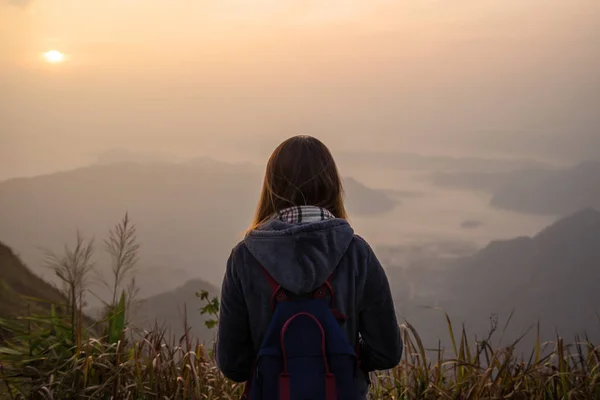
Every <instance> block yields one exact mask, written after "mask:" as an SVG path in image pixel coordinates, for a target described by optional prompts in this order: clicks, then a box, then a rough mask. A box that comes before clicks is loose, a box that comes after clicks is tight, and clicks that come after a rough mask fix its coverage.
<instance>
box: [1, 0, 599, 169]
mask: <svg viewBox="0 0 600 400" xmlns="http://www.w3.org/2000/svg"><path fill="white" fill-rule="evenodd" d="M51 49H55V50H58V51H61V52H63V53H65V54H66V56H67V59H66V61H65V62H64V63H61V64H55V65H51V64H48V63H45V62H44V60H43V58H42V56H41V54H42V53H43V52H45V51H48V50H51ZM598 71H600V2H599V1H598V0H569V1H565V0H545V1H544V0H502V1H499V0H495V1H492V0H362V1H357V0H328V1H323V0H302V1H298V0H262V1H259V0H252V1H251V0H29V1H27V0H0V179H2V178H7V177H11V176H17V175H28V174H37V173H42V172H49V171H53V170H56V169H61V168H69V167H72V166H74V165H79V164H83V163H87V162H89V161H90V160H91V159H92V158H93V156H94V154H95V153H97V152H98V151H103V150H106V149H111V148H127V149H130V150H136V151H152V152H157V151H159V152H166V153H170V154H174V155H177V156H194V155H201V154H214V155H216V156H217V157H219V158H226V159H240V158H245V159H253V158H255V157H257V156H262V154H263V153H264V152H265V151H268V150H271V147H272V146H273V145H274V144H275V143H276V142H277V141H278V140H280V139H281V138H283V137H286V136H289V135H292V134H297V133H308V134H314V135H318V136H320V137H322V138H323V139H324V140H325V141H326V142H327V144H330V145H331V147H333V148H334V149H336V150H343V149H347V150H356V149H368V150H386V151H391V150H397V151H418V152H423V153H431V154H438V153H439V154H443V153H446V154H457V155H458V154H485V155H495V156H502V155H518V156H522V155H532V156H536V157H540V158H558V159H561V160H577V159H582V158H590V157H594V156H596V154H600V74H599V73H598Z"/></svg>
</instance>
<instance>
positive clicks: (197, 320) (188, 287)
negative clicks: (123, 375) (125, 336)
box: [133, 279, 219, 343]
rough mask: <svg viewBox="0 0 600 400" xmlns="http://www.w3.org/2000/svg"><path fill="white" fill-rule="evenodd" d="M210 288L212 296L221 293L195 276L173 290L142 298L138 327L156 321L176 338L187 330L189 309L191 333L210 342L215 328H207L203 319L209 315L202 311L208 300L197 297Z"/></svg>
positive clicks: (136, 319)
mask: <svg viewBox="0 0 600 400" xmlns="http://www.w3.org/2000/svg"><path fill="white" fill-rule="evenodd" d="M203 290H204V291H207V292H208V293H209V294H210V298H212V297H215V296H218V295H219V289H217V288H216V287H215V286H213V285H211V284H210V283H208V282H206V281H203V280H201V279H193V280H191V281H189V282H187V283H186V284H185V285H183V286H180V287H178V288H176V289H174V290H170V291H168V292H165V293H161V294H158V295H156V296H152V297H149V298H146V299H143V300H142V301H141V302H140V304H139V306H138V307H136V310H135V315H136V317H135V319H134V321H133V323H134V325H135V326H136V327H139V328H144V329H152V328H153V327H154V326H155V323H158V325H159V326H161V327H164V328H166V329H167V331H168V332H169V333H170V335H174V336H175V337H176V338H179V337H181V336H182V335H183V334H184V333H185V332H184V310H186V309H187V321H188V324H189V327H190V328H191V336H192V337H195V338H198V339H200V340H201V341H205V342H206V343H210V342H211V341H212V339H213V338H214V337H213V336H214V331H210V330H209V329H207V328H206V325H205V324H204V322H205V321H206V320H207V318H212V317H209V316H203V315H201V314H200V311H199V310H200V309H201V308H202V307H204V306H205V304H206V303H205V302H204V301H202V300H200V298H198V297H197V296H196V293H197V292H200V291H203Z"/></svg>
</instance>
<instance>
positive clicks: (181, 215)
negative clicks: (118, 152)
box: [0, 158, 396, 306]
mask: <svg viewBox="0 0 600 400" xmlns="http://www.w3.org/2000/svg"><path fill="white" fill-rule="evenodd" d="M262 173H263V170H262V168H260V167H257V166H253V165H250V164H239V165H238V164H225V163H221V162H218V161H215V160H211V159H206V158H203V159H198V160H193V161H190V162H186V163H167V162H147V163H117V164H106V165H94V166H90V167H87V168H82V169H78V170H73V171H67V172H62V173H57V174H53V175H47V176H39V177H35V178H29V179H14V180H10V181H6V182H1V183H0V221H2V224H0V237H3V238H4V240H5V241H6V242H7V243H9V244H10V245H11V246H12V247H13V248H15V249H18V250H19V252H20V253H21V254H23V257H24V259H25V261H26V262H28V263H30V264H31V265H35V264H37V261H38V260H39V259H40V255H41V253H40V251H39V249H38V248H39V247H44V248H49V249H52V250H56V251H60V249H62V248H63V246H64V244H65V243H71V242H72V240H73V239H74V236H75V232H76V230H78V229H80V230H82V232H83V234H84V235H85V236H86V237H96V238H98V239H99V238H103V237H106V234H107V232H108V229H109V228H110V227H111V226H112V225H113V224H114V223H115V221H118V220H120V218H121V217H122V215H123V214H124V213H125V212H126V211H128V212H129V214H130V216H131V218H132V220H133V222H134V223H136V225H137V228H138V239H139V241H140V243H141V245H142V253H141V260H140V263H139V276H140V280H139V281H138V285H139V286H140V289H141V292H140V296H142V297H150V296H153V295H155V294H158V293H160V292H164V291H166V290H171V289H175V288H176V287H178V286H180V285H181V284H183V283H184V282H186V281H187V280H189V279H192V278H198V277H201V278H202V279H206V280H207V281H208V282H212V283H214V284H217V283H219V282H220V281H221V279H222V275H223V272H224V267H225V263H224V260H226V259H227V256H228V254H229V252H230V250H231V248H232V247H233V246H234V245H235V242H236V241H237V240H239V239H241V238H242V236H243V233H244V230H245V229H246V228H247V226H248V225H249V224H250V220H251V218H252V215H253V213H254V210H255V207H256V203H257V201H258V196H259V192H260V186H261V183H262ZM347 198H348V208H349V210H350V212H351V213H352V214H354V215H357V214H373V213H383V212H387V211H389V210H391V209H392V208H393V207H395V206H396V202H395V201H394V200H390V198H388V197H387V195H386V194H385V193H383V192H380V191H377V190H373V189H370V188H368V187H366V186H365V185H363V184H361V183H359V182H356V181H354V180H348V185H347ZM371 200H373V201H371ZM97 253H99V252H97ZM107 265H108V262H107V260H104V259H102V258H101V255H98V259H97V267H98V269H99V270H103V269H104V270H106V266H107ZM152 271H154V272H155V271H177V273H176V274H175V273H174V274H171V273H168V274H162V275H161V276H159V275H157V274H156V273H154V272H152ZM35 272H36V273H39V274H44V275H43V277H44V278H46V279H48V280H52V279H54V277H53V276H51V275H49V274H48V273H47V271H43V270H41V269H40V270H35ZM94 290H95V291H96V292H97V294H98V296H100V297H106V295H105V293H103V292H102V289H101V288H94ZM89 300H90V302H94V301H95V299H94V298H90V299H89ZM98 305H99V304H91V306H98Z"/></svg>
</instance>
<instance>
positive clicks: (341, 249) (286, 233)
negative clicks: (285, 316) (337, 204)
mask: <svg viewBox="0 0 600 400" xmlns="http://www.w3.org/2000/svg"><path fill="white" fill-rule="evenodd" d="M261 265H262V266H263V267H264V268H265V269H266V270H267V271H268V272H269V274H271V276H272V277H273V278H274V279H275V280H276V281H277V282H278V283H279V284H280V285H282V287H283V288H285V289H286V290H288V291H289V292H292V293H294V294H305V293H309V292H312V291H313V290H315V289H317V288H318V287H319V286H320V285H322V284H323V283H324V282H325V281H326V280H327V278H328V277H329V276H330V275H331V273H332V272H333V271H334V270H336V273H335V275H334V277H333V280H332V282H331V285H332V287H333V289H334V292H335V296H334V307H335V308H336V309H338V310H339V311H340V312H342V313H343V314H345V315H347V316H349V317H350V318H349V319H348V320H347V321H346V323H345V324H344V325H343V328H344V330H345V332H346V334H347V335H348V339H349V341H350V344H351V345H352V346H354V345H355V344H356V339H357V334H359V333H360V337H361V343H360V348H361V350H360V366H361V370H362V371H361V374H360V376H359V377H358V379H357V382H356V384H357V390H358V391H359V393H362V394H366V392H367V389H368V383H367V382H368V378H367V374H366V373H368V372H371V371H375V370H385V369H390V368H393V367H395V366H396V365H398V363H399V362H400V359H401V356H402V339H401V336H400V330H399V327H398V323H397V319H396V313H395V310H394V304H393V301H392V296H391V292H390V287H389V283H388V279H387V277H386V275H385V272H384V270H383V268H382V266H381V264H380V263H379V261H378V260H377V257H376V256H375V254H374V253H373V250H372V249H371V248H370V246H369V245H368V244H367V242H365V241H364V240H363V239H362V238H360V237H359V236H357V235H355V234H354V231H353V229H352V227H351V226H350V225H349V224H348V222H347V221H345V220H343V219H337V218H336V219H329V220H325V221H319V222H310V223H305V224H290V223H287V222H283V221H280V220H277V219H274V220H270V221H269V222H267V223H265V224H264V225H262V226H260V227H259V228H258V229H255V230H252V231H250V232H249V233H248V234H247V235H246V237H245V239H244V240H243V241H242V242H240V243H239V244H238V245H237V246H236V247H235V248H234V249H233V251H232V252H231V256H230V257H229V260H228V262H227V270H226V273H225V278H224V280H223V285H222V291H221V309H220V317H219V333H218V340H217V343H216V358H217V364H218V366H219V369H220V370H221V371H222V372H223V374H224V375H225V376H226V377H228V378H229V379H231V380H233V381H236V382H245V381H247V380H248V379H250V373H251V370H252V368H253V366H254V363H255V361H256V354H257V352H258V350H259V347H260V345H261V342H262V339H263V336H264V334H265V332H266V330H267V327H268V326H269V322H270V320H271V316H272V310H271V307H270V297H271V288H270V286H269V283H268V281H267V279H266V277H265V275H264V273H263V271H262V270H261V268H260V267H261Z"/></svg>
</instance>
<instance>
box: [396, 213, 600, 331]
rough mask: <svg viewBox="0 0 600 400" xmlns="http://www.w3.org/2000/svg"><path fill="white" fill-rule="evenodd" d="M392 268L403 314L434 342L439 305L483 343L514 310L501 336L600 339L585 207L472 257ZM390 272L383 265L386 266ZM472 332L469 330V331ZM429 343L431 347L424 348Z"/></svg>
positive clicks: (598, 247)
mask: <svg viewBox="0 0 600 400" xmlns="http://www.w3.org/2000/svg"><path fill="white" fill-rule="evenodd" d="M429 261H430V262H429V264H428V265H424V264H423V263H421V264H418V265H414V266H413V267H410V266H409V267H407V268H391V270H392V271H393V272H392V276H393V286H394V288H395V291H396V301H397V303H398V306H399V309H400V310H401V313H402V314H403V315H405V316H406V317H408V319H409V320H411V322H414V323H415V324H416V325H417V328H419V327H421V328H424V331H425V332H428V335H429V337H428V339H429V340H430V341H433V343H436V340H437V338H438V337H442V338H447V334H446V331H445V329H446V327H445V324H444V320H443V315H442V314H439V313H435V312H434V313H432V312H428V311H426V310H424V309H422V308H420V306H435V307H440V308H442V309H444V310H446V311H447V312H449V313H450V315H451V316H452V317H453V318H454V319H455V323H461V322H466V326H467V327H468V328H469V329H470V330H471V331H472V332H471V333H477V334H478V335H479V337H482V335H484V334H485V333H486V331H487V330H488V329H489V318H490V316H492V315H498V316H500V317H501V318H503V320H502V324H503V323H504V322H506V318H507V317H508V315H509V314H510V312H511V310H513V309H514V310H515V315H514V318H513V320H512V322H511V325H510V328H509V329H508V330H507V333H506V338H507V339H510V340H512V339H514V338H515V337H516V336H517V335H518V334H519V333H520V332H522V331H524V330H525V329H526V328H528V327H530V326H531V325H533V324H535V323H536V322H537V321H538V320H539V321H540V323H541V328H542V336H543V339H544V340H552V338H553V337H554V335H555V332H556V331H555V329H558V331H559V332H560V334H561V335H562V336H564V337H571V338H572V337H573V335H575V334H583V333H584V332H585V333H587V334H588V335H590V337H591V338H596V339H597V338H599V337H600V320H599V318H598V314H597V313H598V312H600V291H599V290H598V284H599V282H600V212H598V211H596V210H593V209H584V210H582V211H579V212H577V213H574V214H572V215H570V216H569V217H566V218H564V219H561V220H559V221H557V222H556V223H555V224H553V225H551V226H550V227H548V228H547V229H545V230H543V231H542V232H540V233H539V234H537V235H536V236H534V237H520V238H515V239H512V240H506V241H496V242H492V243H490V244H489V245H488V246H487V247H485V248H484V249H482V250H480V251H478V252H477V253H475V254H474V255H472V256H469V257H461V258H456V259H452V260H438V261H437V263H436V262H432V261H431V260H429ZM388 267H389V265H388ZM473 331H474V332H473ZM430 343H431V342H430Z"/></svg>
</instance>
